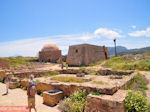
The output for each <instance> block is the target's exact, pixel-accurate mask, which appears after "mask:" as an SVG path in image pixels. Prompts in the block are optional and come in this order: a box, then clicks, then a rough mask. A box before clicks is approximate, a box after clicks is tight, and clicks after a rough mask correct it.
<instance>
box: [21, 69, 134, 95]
mask: <svg viewBox="0 0 150 112" xmlns="http://www.w3.org/2000/svg"><path fill="white" fill-rule="evenodd" d="M136 74H137V73H136V72H135V73H132V74H131V75H130V76H129V77H128V78H126V81H125V82H124V83H121V84H120V85H119V86H113V85H112V86H110V87H108V86H107V87H102V86H94V85H87V84H84V83H83V84H82V83H64V82H57V81H56V82H54V81H50V82H44V81H43V82H38V83H37V90H39V91H41V92H43V91H47V90H52V89H60V90H62V91H63V92H64V95H65V96H70V95H71V94H72V93H74V92H75V91H76V90H78V89H81V90H86V92H87V93H90V92H92V91H93V92H99V93H101V94H106V95H113V94H114V93H115V92H117V91H118V90H119V89H120V88H124V87H125V86H127V85H128V84H129V83H131V82H132V79H133V77H134V76H135V75H136ZM21 85H22V86H25V87H27V86H28V81H27V80H21Z"/></svg>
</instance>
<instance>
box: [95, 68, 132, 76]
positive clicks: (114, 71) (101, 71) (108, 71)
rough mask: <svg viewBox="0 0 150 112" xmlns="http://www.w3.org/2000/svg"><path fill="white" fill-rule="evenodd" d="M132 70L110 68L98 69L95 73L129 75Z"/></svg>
mask: <svg viewBox="0 0 150 112" xmlns="http://www.w3.org/2000/svg"><path fill="white" fill-rule="evenodd" d="M133 72H134V71H122V70H111V69H100V70H98V71H97V73H96V74H101V75H129V74H131V73H133Z"/></svg>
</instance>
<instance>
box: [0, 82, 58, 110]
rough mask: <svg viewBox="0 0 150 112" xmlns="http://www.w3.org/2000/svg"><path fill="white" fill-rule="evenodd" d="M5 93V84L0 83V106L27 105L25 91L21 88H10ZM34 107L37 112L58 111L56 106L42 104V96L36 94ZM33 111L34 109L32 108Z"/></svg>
mask: <svg viewBox="0 0 150 112" xmlns="http://www.w3.org/2000/svg"><path fill="white" fill-rule="evenodd" d="M4 93H5V84H2V83H0V106H27V95H26V91H24V90H22V89H19V88H17V89H10V90H9V94H8V95H5V96H3V95H2V94H4ZM36 107H37V111H38V112H60V111H59V110H58V107H57V106H55V107H49V106H46V105H44V104H43V97H41V96H39V95H36ZM32 112H34V110H32Z"/></svg>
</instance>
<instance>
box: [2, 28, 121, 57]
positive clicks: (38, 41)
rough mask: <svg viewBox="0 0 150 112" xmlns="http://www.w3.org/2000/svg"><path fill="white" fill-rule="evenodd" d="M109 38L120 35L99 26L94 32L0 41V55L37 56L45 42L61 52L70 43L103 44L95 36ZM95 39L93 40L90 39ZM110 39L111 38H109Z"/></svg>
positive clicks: (64, 51)
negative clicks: (55, 45)
mask: <svg viewBox="0 0 150 112" xmlns="http://www.w3.org/2000/svg"><path fill="white" fill-rule="evenodd" d="M103 37H105V38H107V39H106V40H107V42H106V43H108V40H111V38H117V37H121V35H120V34H119V33H117V32H115V31H113V30H108V29H106V28H99V29H97V30H95V32H94V33H82V34H71V35H54V36H47V37H37V38H30V39H22V40H15V41H10V42H0V48H1V52H0V56H1V57H6V56H14V55H22V56H37V54H38V52H39V51H40V50H41V49H42V47H43V45H44V44H46V43H56V44H57V45H58V46H59V48H60V49H61V50H62V54H66V53H67V52H68V48H69V46H70V45H74V44H81V43H85V42H86V43H91V44H97V45H105V44H106V43H104V42H101V43H99V42H97V41H96V39H97V38H103ZM92 39H95V40H94V41H91V40H92ZM111 41H112V40H111Z"/></svg>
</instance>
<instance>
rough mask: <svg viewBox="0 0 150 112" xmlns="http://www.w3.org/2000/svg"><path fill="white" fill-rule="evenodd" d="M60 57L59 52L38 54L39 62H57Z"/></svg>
mask: <svg viewBox="0 0 150 112" xmlns="http://www.w3.org/2000/svg"><path fill="white" fill-rule="evenodd" d="M60 57H61V50H54V51H41V52H39V61H44V62H57V60H58V59H59V58H60Z"/></svg>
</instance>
